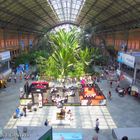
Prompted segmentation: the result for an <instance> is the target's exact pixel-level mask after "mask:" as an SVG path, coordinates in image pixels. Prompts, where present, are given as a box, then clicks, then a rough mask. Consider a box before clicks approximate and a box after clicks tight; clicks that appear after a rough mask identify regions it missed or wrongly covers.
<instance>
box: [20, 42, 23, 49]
mask: <svg viewBox="0 0 140 140" xmlns="http://www.w3.org/2000/svg"><path fill="white" fill-rule="evenodd" d="M20 46H21V48H22V50H24V41H23V40H20Z"/></svg>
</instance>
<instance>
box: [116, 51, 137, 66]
mask: <svg viewBox="0 0 140 140" xmlns="http://www.w3.org/2000/svg"><path fill="white" fill-rule="evenodd" d="M117 61H118V62H120V63H124V64H126V65H127V66H129V67H132V68H134V65H135V57H134V56H132V55H129V54H125V53H123V52H119V53H118V59H117Z"/></svg>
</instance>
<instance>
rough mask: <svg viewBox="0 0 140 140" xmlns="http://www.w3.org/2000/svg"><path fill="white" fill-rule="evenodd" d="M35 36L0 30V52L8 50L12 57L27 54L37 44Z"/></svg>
mask: <svg viewBox="0 0 140 140" xmlns="http://www.w3.org/2000/svg"><path fill="white" fill-rule="evenodd" d="M36 40H37V37H36V34H33V33H27V32H20V31H11V30H7V29H0V52H1V51H5V50H9V51H10V53H11V56H12V57H16V56H18V55H19V54H20V52H21V53H22V52H28V51H29V49H33V47H34V46H35V45H36V43H37V41H36Z"/></svg>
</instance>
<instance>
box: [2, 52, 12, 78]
mask: <svg viewBox="0 0 140 140" xmlns="http://www.w3.org/2000/svg"><path fill="white" fill-rule="evenodd" d="M10 59H11V56H10V51H6V52H0V79H6V78H7V77H8V75H9V74H10V73H11V68H10V62H9V61H10Z"/></svg>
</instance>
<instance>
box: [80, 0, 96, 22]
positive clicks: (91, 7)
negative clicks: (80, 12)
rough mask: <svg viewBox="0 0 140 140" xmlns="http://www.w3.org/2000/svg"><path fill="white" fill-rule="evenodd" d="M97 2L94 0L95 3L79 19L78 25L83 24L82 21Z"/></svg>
mask: <svg viewBox="0 0 140 140" xmlns="http://www.w3.org/2000/svg"><path fill="white" fill-rule="evenodd" d="M97 2H98V0H95V2H94V3H93V4H92V5H91V6H90V8H89V10H88V11H87V12H86V13H85V14H84V16H83V17H82V18H81V20H80V21H79V24H81V23H82V22H83V20H84V19H85V17H86V16H87V14H88V13H89V12H90V11H91V10H92V8H93V7H94V6H95V4H96V3H97Z"/></svg>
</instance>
